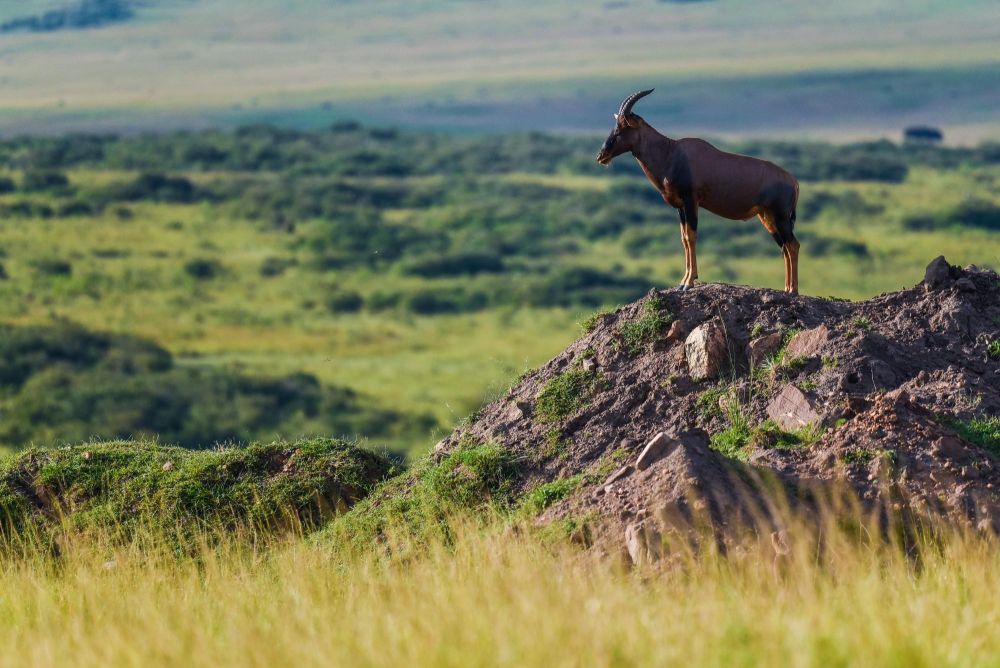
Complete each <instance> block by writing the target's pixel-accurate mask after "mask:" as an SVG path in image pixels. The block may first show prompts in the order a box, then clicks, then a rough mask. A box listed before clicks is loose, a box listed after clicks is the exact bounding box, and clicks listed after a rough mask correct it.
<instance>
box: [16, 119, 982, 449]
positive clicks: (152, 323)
mask: <svg viewBox="0 0 1000 668" xmlns="http://www.w3.org/2000/svg"><path fill="white" fill-rule="evenodd" d="M599 142H600V138H596V137H595V138H591V139H575V138H565V137H563V138H558V137H550V136H544V135H531V136H529V135H507V136H501V137H487V138H456V137H451V136H439V135H429V134H423V133H405V132H398V131H394V130H384V129H365V128H361V127H358V126H355V125H350V124H346V125H340V126H337V127H334V128H331V129H328V130H324V131H317V132H309V133H303V132H293V131H276V130H272V129H267V128H248V129H244V130H241V131H239V132H232V133H230V132H204V133H195V134H187V133H185V134H174V135H167V136H162V137H138V138H125V139H116V138H114V137H104V138H99V137H91V138H85V137H73V138H69V139H19V140H11V141H7V142H3V143H0V158H2V161H3V164H4V165H5V171H4V172H3V174H2V175H0V190H4V191H5V192H4V193H3V194H0V323H5V324H7V325H11V326H13V327H14V329H13V330H9V329H5V330H4V331H5V332H14V333H15V334H16V333H18V332H20V336H21V338H22V339H24V340H34V339H36V338H37V334H36V333H32V331H30V330H27V331H26V330H23V329H22V328H24V327H28V326H40V327H44V328H46V329H44V330H39V331H44V332H46V336H48V337H51V340H52V341H55V342H58V341H60V340H73V341H77V340H81V339H80V336H82V335H80V334H79V333H77V334H74V332H79V330H78V329H75V328H79V327H82V328H83V329H84V330H87V331H90V332H96V334H93V335H88V336H92V338H91V339H87V340H94V341H98V342H102V341H111V340H114V339H108V338H107V337H106V336H105V335H104V334H101V333H102V332H110V333H120V334H127V335H129V336H130V337H139V338H140V339H143V340H146V341H151V342H152V343H144V342H142V341H137V342H136V341H132V340H131V339H129V341H132V342H130V343H128V345H127V346H125V347H123V348H121V349H120V350H118V349H116V348H115V349H114V351H113V354H110V353H107V349H108V346H106V345H105V344H104V343H101V344H100V345H99V346H98V348H96V349H95V350H99V351H100V355H97V356H96V357H94V359H93V360H92V361H91V362H88V363H86V364H83V363H81V362H80V361H79V360H77V361H75V362H74V364H73V365H71V366H70V367H67V366H65V365H64V364H61V363H60V360H59V358H58V356H56V357H55V358H53V357H52V355H51V354H49V356H48V357H46V358H45V359H46V360H48V361H45V362H44V364H42V363H37V362H36V363H33V364H32V365H31V366H30V370H31V373H28V374H26V375H24V376H23V377H19V379H18V380H17V381H16V382H12V381H6V382H3V381H0V406H2V407H3V409H4V411H5V414H6V415H7V418H6V419H5V421H4V423H3V428H2V429H0V440H4V441H5V442H6V444H7V445H16V446H21V445H25V444H27V443H30V442H35V443H36V444H38V445H43V444H47V443H49V442H63V441H67V440H69V441H75V440H79V439H81V438H85V437H87V436H91V435H102V436H105V437H109V438H113V437H118V438H124V437H129V436H135V435H143V434H146V435H150V434H156V433H158V434H160V435H161V436H163V437H164V438H165V439H166V440H168V441H169V442H181V443H184V444H188V445H195V444H197V445H202V446H209V445H211V444H212V442H214V441H216V440H232V439H236V440H249V439H270V438H273V437H275V436H286V437H290V438H292V437H296V436H299V435H303V434H317V435H322V434H327V435H337V436H349V437H350V436H355V435H362V436H365V435H366V436H370V437H372V438H373V439H374V440H375V442H376V443H377V444H379V445H384V446H387V447H390V448H391V449H393V450H398V451H410V452H416V451H422V450H424V449H426V448H428V447H429V446H430V445H431V444H433V442H434V441H435V440H436V438H439V437H440V436H441V435H443V434H444V433H445V432H446V430H449V429H450V428H451V426H452V425H453V424H455V422H457V421H458V420H460V419H461V418H463V417H464V416H465V415H468V414H469V413H470V412H471V411H473V410H474V409H476V408H477V407H478V406H479V405H480V404H482V403H483V401H484V400H486V399H488V398H490V397H492V396H494V395H496V394H497V393H500V392H503V391H505V390H506V388H507V387H508V386H509V384H510V382H511V381H512V379H514V378H515V377H516V376H518V375H519V374H520V373H521V372H523V371H524V370H526V369H528V368H531V367H534V366H537V365H538V364H540V363H542V362H543V361H544V360H546V359H548V358H549V357H550V356H552V355H553V354H555V353H556V352H557V351H558V350H560V349H562V348H563V347H564V346H565V345H566V344H567V343H568V342H570V341H572V340H573V339H574V338H575V336H576V334H577V333H578V332H579V328H578V325H577V323H578V322H579V321H580V320H581V319H582V318H583V317H585V316H586V315H587V314H589V313H591V312H593V311H594V310H596V309H598V308H601V307H606V306H611V305H614V304H617V303H624V302H627V301H631V300H632V299H635V298H636V297H638V296H640V295H642V294H644V293H645V292H646V291H647V290H648V289H649V288H650V287H652V286H659V287H663V286H669V285H673V284H675V283H676V282H677V281H678V279H679V277H680V274H681V273H682V269H681V267H682V254H681V252H680V244H679V241H678V239H677V225H676V214H675V213H674V212H672V211H671V210H669V209H668V208H667V207H666V206H665V205H664V204H663V203H662V201H661V200H660V198H659V196H658V195H657V194H656V192H655V191H654V190H653V189H652V188H651V187H650V186H649V185H648V184H647V183H646V182H645V180H644V178H643V177H642V176H641V174H639V173H638V170H637V169H636V168H635V167H634V165H630V164H629V163H628V161H627V160H622V161H621V162H620V163H616V164H615V166H614V167H613V168H612V169H611V170H604V169H601V168H599V167H598V166H597V165H596V164H594V163H593V153H594V151H595V147H596V146H597V145H598V144H599ZM738 148H741V150H745V151H748V152H750V153H753V154H755V155H760V156H764V157H769V158H772V159H774V160H776V161H778V162H780V163H782V164H784V165H786V166H787V167H789V168H790V169H791V170H792V171H793V172H794V173H796V174H797V175H798V176H799V177H800V179H801V180H802V195H801V203H800V207H799V212H798V213H799V215H798V220H799V222H798V227H797V232H798V233H799V236H800V238H801V239H802V241H803V259H802V276H801V285H802V290H803V292H805V293H807V294H820V295H831V294H832V295H836V296H838V297H848V298H856V297H863V296H870V295H872V294H875V293H878V292H881V291H885V290H891V289H898V288H900V287H903V286H905V285H909V284H911V283H912V282H913V280H914V267H922V266H924V265H925V264H926V262H927V260H928V259H929V258H931V257H934V256H936V255H939V254H942V253H944V254H945V255H947V257H948V258H949V259H951V260H952V261H954V262H958V263H962V264H968V263H977V264H985V265H992V266H996V264H997V262H998V256H997V251H996V247H997V246H996V240H997V235H998V233H1000V232H998V230H1000V222H998V214H997V211H998V209H1000V191H998V186H997V177H998V171H997V166H996V164H997V152H996V147H995V146H992V145H984V146H982V147H981V148H978V149H937V148H929V147H919V146H909V147H899V146H894V145H891V144H887V143H880V144H863V145H860V144H859V145H854V146H850V147H838V148H833V147H830V146H826V145H822V144H810V145H800V144H791V143H755V144H746V145H743V146H740V147H738ZM699 241H700V243H699V252H700V262H699V270H700V272H701V278H702V279H704V280H706V281H727V282H745V283H750V284H753V285H757V286H770V287H775V288H780V287H781V285H782V281H783V271H782V263H781V259H780V253H779V251H778V249H777V247H776V246H775V245H774V243H773V241H772V240H771V239H770V237H769V236H768V235H767V234H766V232H765V231H764V230H763V229H762V228H761V226H760V225H759V224H758V223H757V222H755V221H747V222H732V221H723V220H720V219H717V218H715V217H713V216H710V215H706V216H704V217H703V219H702V223H701V226H700V237H699ZM95 337H96V338H95ZM13 340H15V339H11V338H9V337H8V341H13ZM15 348H16V346H15ZM112 348H114V346H112ZM58 349H59V347H58V345H56V348H55V350H58ZM18 351H20V352H18ZM142 351H146V352H142ZM149 351H153V352H155V355H153V357H154V358H155V359H157V360H160V362H157V363H156V364H154V365H153V366H152V367H150V366H149V364H148V363H147V361H145V360H147V359H148V358H149V354H152V353H149ZM36 352H37V351H36ZM139 352H142V354H141V355H140V354H139ZM147 353H149V354H147ZM25 354H27V353H25V352H24V350H22V349H21V348H17V349H16V350H14V352H11V353H10V354H9V355H8V357H9V358H10V359H12V360H16V359H19V358H20V357H21V356H23V355H25ZM32 354H35V353H32ZM164 360H166V361H165V362H164ZM164 387H177V388H183V392H175V393H173V394H171V395H170V396H171V398H172V401H171V403H170V404H169V405H170V407H171V411H170V412H169V413H164V412H163V411H162V410H160V411H159V412H158V411H157V409H156V407H157V406H161V405H162V404H161V403H158V402H159V401H160V398H159V397H160V395H161V394H162V389H163V388H164ZM101 388H104V389H101ZM123 388H129V389H127V390H124V389H123ZM213 393H221V394H222V395H223V396H224V397H225V399H220V400H218V401H215V402H213V401H212V400H211V399H210V398H209V397H211V396H213ZM113 397H121V398H125V397H127V398H128V401H125V402H122V400H121V398H120V399H114V398H113ZM196 409H197V410H196ZM153 416H157V417H156V419H155V420H154V419H153ZM168 416H169V419H167V417H168ZM213 416H214V417H213ZM428 416H429V417H428Z"/></svg>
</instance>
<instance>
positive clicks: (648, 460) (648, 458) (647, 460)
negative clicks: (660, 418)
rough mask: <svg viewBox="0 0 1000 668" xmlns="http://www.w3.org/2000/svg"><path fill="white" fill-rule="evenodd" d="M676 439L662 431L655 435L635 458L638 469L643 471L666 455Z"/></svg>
mask: <svg viewBox="0 0 1000 668" xmlns="http://www.w3.org/2000/svg"><path fill="white" fill-rule="evenodd" d="M674 443H675V441H674V439H672V438H670V437H669V436H667V435H666V434H664V433H663V432H662V431H661V432H660V433H658V434H657V435H656V436H654V437H653V440H651V441H650V442H649V443H647V444H646V447H645V448H643V449H642V452H640V453H639V456H638V457H637V458H636V460H635V468H636V470H637V471H642V470H643V469H647V468H649V466H650V465H651V464H652V463H653V462H655V461H656V460H658V459H661V458H662V457H664V456H665V455H666V454H667V453H668V452H669V451H670V449H671V446H672V445H674Z"/></svg>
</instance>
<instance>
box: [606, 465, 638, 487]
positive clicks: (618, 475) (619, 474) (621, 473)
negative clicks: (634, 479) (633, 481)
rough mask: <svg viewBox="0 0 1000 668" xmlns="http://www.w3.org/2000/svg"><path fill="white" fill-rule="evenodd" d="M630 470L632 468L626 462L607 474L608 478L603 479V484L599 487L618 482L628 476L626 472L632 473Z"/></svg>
mask: <svg viewBox="0 0 1000 668" xmlns="http://www.w3.org/2000/svg"><path fill="white" fill-rule="evenodd" d="M632 470H633V469H632V465H631V464H626V465H625V466H623V467H621V468H620V469H618V470H617V471H615V472H614V473H612V474H611V475H609V476H608V479H607V480H605V481H604V484H602V485H601V487H607V486H608V485H611V484H614V483H616V482H618V481H619V480H621V479H622V478H624V477H626V476H628V474H630V473H632Z"/></svg>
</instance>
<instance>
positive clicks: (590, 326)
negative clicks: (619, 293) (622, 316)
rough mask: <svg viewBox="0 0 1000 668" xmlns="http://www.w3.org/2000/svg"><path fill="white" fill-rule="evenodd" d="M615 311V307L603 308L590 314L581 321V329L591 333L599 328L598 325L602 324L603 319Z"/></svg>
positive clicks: (585, 332)
mask: <svg viewBox="0 0 1000 668" xmlns="http://www.w3.org/2000/svg"><path fill="white" fill-rule="evenodd" d="M613 312H614V310H613V309H601V310H600V311H596V312H595V313H592V314H590V315H588V316H587V317H586V318H584V319H583V320H581V321H580V329H582V330H583V333H584V334H590V333H591V332H593V331H594V330H595V329H597V325H599V324H600V322H601V320H603V319H604V318H605V317H606V316H608V315H610V314H611V313H613Z"/></svg>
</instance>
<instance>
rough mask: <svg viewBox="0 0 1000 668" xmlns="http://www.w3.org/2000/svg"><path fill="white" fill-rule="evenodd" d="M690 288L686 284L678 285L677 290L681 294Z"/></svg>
mask: <svg viewBox="0 0 1000 668" xmlns="http://www.w3.org/2000/svg"><path fill="white" fill-rule="evenodd" d="M690 287H691V286H690V285H688V284H687V283H681V284H680V285H678V286H677V289H678V290H680V291H681V292H684V291H685V290H687V289H688V288H690Z"/></svg>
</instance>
